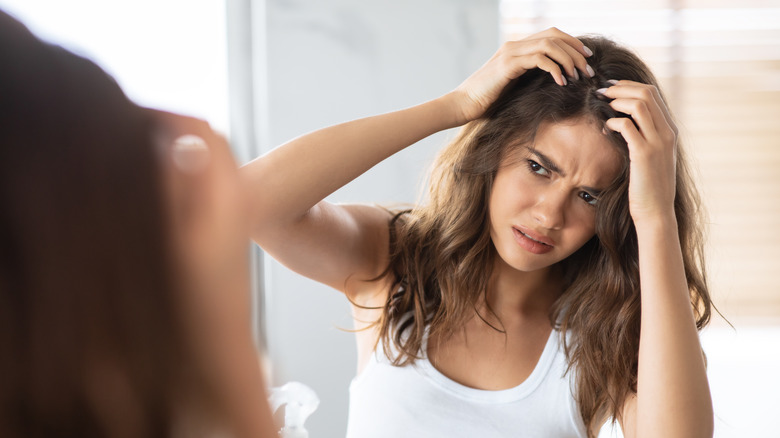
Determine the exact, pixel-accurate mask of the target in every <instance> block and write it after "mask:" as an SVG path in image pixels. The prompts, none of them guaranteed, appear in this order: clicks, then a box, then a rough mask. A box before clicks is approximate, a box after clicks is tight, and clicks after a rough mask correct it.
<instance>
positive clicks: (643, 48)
mask: <svg viewBox="0 0 780 438" xmlns="http://www.w3.org/2000/svg"><path fill="white" fill-rule="evenodd" d="M0 8H3V9H4V10H6V11H9V12H11V13H13V14H15V15H17V16H18V17H19V18H20V19H22V20H23V21H24V22H25V23H26V24H28V25H29V26H30V27H31V28H32V29H33V31H35V32H36V33H38V34H40V35H41V36H43V37H45V38H48V39H50V40H53V41H56V42H58V43H60V44H63V45H65V46H66V47H68V48H69V49H71V50H75V51H77V52H79V53H82V54H84V55H86V56H88V57H91V58H93V59H95V60H96V61H97V62H98V63H99V64H101V65H102V66H103V67H104V68H106V69H107V70H108V71H109V72H110V73H112V74H113V75H114V76H115V77H116V78H117V80H118V81H119V83H120V85H122V87H123V88H124V89H125V90H126V92H127V93H128V94H129V95H130V97H131V98H133V99H134V100H136V101H138V102H139V103H141V104H143V105H147V106H154V107H160V108H164V109H168V110H172V111H178V112H182V113H187V114H192V115H195V116H198V117H202V118H205V119H207V120H209V122H211V124H212V125H213V126H215V127H216V128H217V129H219V130H221V131H223V132H225V133H226V134H228V135H229V137H230V139H231V143H232V144H233V146H234V150H235V152H236V154H237V157H238V158H239V160H240V161H242V162H244V161H246V160H248V159H250V158H252V157H254V156H257V155H259V154H260V153H262V152H265V151H267V150H270V149H271V148H273V147H275V146H276V145H278V144H281V143H283V142H284V141H286V140H289V139H290V138H292V137H295V136H297V135H300V134H303V133H305V132H308V131H311V130H313V129H317V128H320V127H323V126H326V125H329V124H333V123H338V122H341V121H346V120H349V119H353V118H356V117H362V116H367V115H371V114H375V113H378V112H383V111H390V110H394V109H399V108H403V107H406V106H410V105H413V104H416V103H419V102H421V101H423V100H425V99H429V98H433V97H436V96H438V95H440V94H442V93H445V92H447V91H448V90H450V89H452V88H453V87H455V86H456V85H457V84H458V83H460V81H462V80H463V79H465V78H466V77H467V76H468V75H469V74H470V73H471V72H472V71H473V70H475V69H476V68H478V67H479V66H480V65H481V64H482V63H483V62H484V61H485V60H486V59H487V58H488V57H489V56H490V55H491V54H492V53H493V51H494V50H495V49H496V48H497V47H498V45H499V44H500V42H501V41H502V40H504V39H516V38H522V37H524V36H526V35H529V34H531V33H534V32H536V31H539V30H542V29H544V28H547V27H550V26H557V27H559V28H560V29H562V30H564V31H566V32H569V33H572V34H583V33H600V34H605V35H607V36H610V37H612V38H615V39H617V40H618V41H622V42H624V43H625V44H627V45H628V46H630V47H632V48H634V49H635V50H636V51H637V52H638V53H639V54H640V55H641V56H642V57H643V58H644V59H645V60H647V61H648V63H649V64H650V65H651V66H652V67H653V69H654V71H655V72H656V74H657V75H658V76H659V79H660V81H661V83H662V85H663V87H664V89H665V91H666V95H667V97H668V98H669V100H670V102H671V105H672V109H673V110H674V112H675V113H676V115H677V118H678V121H679V125H680V127H681V130H682V140H683V141H684V142H685V144H686V145H687V147H688V149H689V151H691V153H692V154H693V155H694V156H695V160H694V161H695V162H696V164H697V167H698V169H697V171H698V173H699V175H700V178H699V180H700V182H701V188H702V191H703V194H704V201H705V205H706V207H707V209H708V211H709V217H710V224H709V230H710V239H709V249H708V251H709V254H708V256H709V258H708V260H709V272H710V286H711V289H712V292H713V295H714V299H715V302H716V304H717V305H718V306H719V308H720V310H721V311H722V312H723V314H724V315H725V316H726V317H727V318H728V319H729V321H731V323H732V324H733V325H734V328H733V329H732V328H731V327H729V326H728V325H727V324H726V322H725V320H724V319H722V318H720V317H718V316H715V317H714V320H713V324H712V326H711V327H710V328H708V329H706V330H705V331H704V332H703V334H702V343H703V346H704V348H705V351H706V352H707V354H708V361H709V362H708V373H709V376H710V385H711V389H712V393H713V401H714V404H715V415H716V432H715V436H716V437H719V438H721V437H746V436H780V435H778V433H777V431H776V425H775V423H776V420H775V417H776V415H777V407H778V404H777V397H778V394H780V373H779V372H778V370H780V287H779V286H778V280H777V279H776V276H777V273H778V272H780V219H778V216H779V215H780V170H778V169H780V1H778V0H743V1H742V2H739V4H736V3H735V2H729V1H725V0H642V1H640V0H623V1H604V0H591V1H584V0H429V1H425V2H419V1H418V2H415V1H412V0H398V1H390V0H371V1H362V2H361V1H358V0H330V1H327V2H322V1H316V0H297V1H296V0H134V1H132V2H131V1H127V0H69V1H68V2H62V1H60V0H0ZM0 68H1V67H0ZM618 79H619V78H618ZM451 136H452V133H451V132H445V133H441V134H438V135H436V136H433V137H431V138H429V139H426V140H424V141H422V142H420V144H418V145H416V146H414V147H413V148H410V149H408V150H406V151H404V152H402V153H400V154H398V155H397V156H395V157H393V158H391V159H390V160H388V161H386V162H384V163H382V164H380V165H379V166H377V167H376V168H375V169H373V170H372V171H370V172H369V173H367V174H366V175H364V176H362V177H361V178H359V179H358V180H356V181H355V182H354V183H352V184H350V185H348V186H347V187H345V188H344V189H342V190H340V191H338V192H337V193H335V194H334V195H333V196H332V197H331V198H330V199H331V200H332V201H336V202H377V203H382V204H392V203H398V202H401V203H404V202H407V203H408V202H413V201H415V200H416V199H417V195H418V193H419V188H420V186H421V184H422V177H423V172H424V170H425V168H426V167H427V166H428V164H429V163H430V161H431V159H432V158H433V155H434V153H435V152H436V150H438V148H439V147H441V145H443V144H444V143H445V142H446V140H447V139H448V138H449V137H451ZM291 171H294V169H291ZM255 251H256V252H255V259H254V260H255V267H256V269H255V286H256V290H255V292H256V300H255V303H256V306H255V309H254V311H255V313H256V322H257V329H258V341H259V344H260V345H261V347H262V348H263V349H265V350H267V352H268V355H267V357H268V364H269V365H270V366H269V371H270V374H271V379H272V380H273V382H274V383H276V384H280V383H283V382H286V381H289V380H298V381H301V382H303V383H305V384H307V385H309V386H311V387H313V388H314V389H315V390H316V391H317V393H318V394H319V396H320V398H321V400H322V404H321V407H320V409H319V410H318V411H317V412H316V413H315V414H314V415H313V416H312V417H311V418H310V420H309V422H308V423H307V424H308V425H309V426H310V430H311V436H312V437H315V438H317V437H321V438H335V437H341V436H343V435H344V428H345V425H346V412H347V411H346V409H347V394H348V393H347V391H348V385H349V381H350V379H351V378H352V377H353V375H354V372H355V347H354V340H353V336H352V335H351V334H350V333H348V332H346V331H345V330H343V329H349V328H351V321H350V316H349V308H348V304H347V302H346V300H345V299H344V298H343V296H341V295H340V294H339V293H337V292H335V291H333V290H330V289H328V288H326V287H323V286H320V285H318V284H316V283H314V282H311V281H308V280H306V279H304V278H301V277H299V276H297V275H295V274H292V273H290V272H289V271H287V270H286V269H284V268H283V267H281V266H279V265H278V264H276V263H275V262H273V261H272V260H269V259H264V258H263V257H262V255H261V253H260V251H259V250H257V249H255ZM602 435H603V436H610V435H618V434H617V433H616V432H614V431H610V430H608V428H605V430H604V431H603V433H602Z"/></svg>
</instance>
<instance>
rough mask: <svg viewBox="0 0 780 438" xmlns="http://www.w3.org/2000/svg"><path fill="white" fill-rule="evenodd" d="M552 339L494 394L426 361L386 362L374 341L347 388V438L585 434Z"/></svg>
mask: <svg viewBox="0 0 780 438" xmlns="http://www.w3.org/2000/svg"><path fill="white" fill-rule="evenodd" d="M558 337H559V332H557V331H555V330H553V331H552V332H551V334H550V338H549V339H548V340H547V344H546V345H545V347H544V351H543V352H542V355H541V357H540V358H539V362H538V363H537V364H536V367H535V368H534V370H533V371H532V372H531V375H530V376H528V378H527V379H526V380H525V381H524V382H523V383H521V384H520V385H518V386H516V387H514V388H510V389H505V390H500V391H487V390H481V389H474V388H470V387H467V386H464V385H461V384H460V383H457V382H455V381H453V380H451V379H449V378H448V377H446V376H445V375H444V374H442V373H441V372H439V371H438V370H437V369H436V368H434V367H433V365H431V363H430V362H429V361H428V359H427V358H423V359H420V360H418V361H416V362H415V364H414V365H408V366H405V367H395V366H392V365H391V364H390V362H389V360H388V359H387V357H385V355H384V354H383V353H382V351H383V350H382V346H381V344H380V345H379V346H378V347H377V350H376V351H375V352H374V354H372V356H371V359H370V361H369V363H368V364H367V365H366V367H365V369H364V370H363V372H362V373H361V374H360V375H359V376H357V377H356V378H355V379H353V380H352V383H351V385H350V388H349V392H350V404H349V422H348V424H347V438H401V437H404V438H407V437H421V438H422V437H425V438H433V437H448V438H449V437H469V438H472V437H479V438H499V437H501V438H504V437H517V438H532V437H539V438H558V437H560V438H564V437H566V438H569V437H586V436H587V434H586V433H585V425H584V423H583V421H582V417H581V416H580V414H579V410H578V409H577V404H576V401H575V399H574V397H573V392H572V388H573V387H574V380H573V379H574V377H573V374H574V373H573V372H570V373H569V374H567V375H565V376H564V371H565V370H566V355H565V354H564V353H563V350H562V348H561V347H560V345H559V344H560V343H559V340H558ZM423 351H426V349H425V348H423Z"/></svg>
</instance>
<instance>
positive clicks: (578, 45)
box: [539, 27, 593, 57]
mask: <svg viewBox="0 0 780 438" xmlns="http://www.w3.org/2000/svg"><path fill="white" fill-rule="evenodd" d="M539 35H549V36H553V37H555V38H559V39H561V40H563V41H564V42H565V43H566V44H567V45H569V46H571V47H572V48H574V50H576V51H577V52H579V53H582V54H583V55H584V56H586V57H589V56H592V55H593V52H592V51H591V50H590V49H589V48H588V47H585V44H583V43H582V41H580V40H578V39H577V38H574V37H573V36H571V35H569V34H568V33H566V32H563V31H562V30H560V29H558V28H556V27H551V28H549V29H547V30H545V31H542V32H540V33H539Z"/></svg>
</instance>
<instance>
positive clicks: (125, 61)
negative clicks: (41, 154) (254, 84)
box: [0, 0, 229, 132]
mask: <svg viewBox="0 0 780 438" xmlns="http://www.w3.org/2000/svg"><path fill="white" fill-rule="evenodd" d="M0 9H3V10H4V11H6V12H8V13H10V14H11V15H14V16H15V17H16V18H18V19H19V20H20V21H22V22H23V23H25V24H26V25H27V26H28V27H29V28H30V29H31V30H32V31H33V32H34V33H35V34H36V35H38V36H39V37H41V38H43V39H45V40H48V41H52V42H55V43H57V44H60V45H63V46H64V47H66V48H67V49H69V50H71V51H74V52H76V53H78V54H80V55H83V56H86V57H88V58H90V59H92V60H93V61H95V62H97V63H98V64H99V65H100V66H101V67H103V68H104V69H105V70H107V71H108V72H109V73H110V74H111V75H112V76H114V77H115V78H116V79H117V81H118V82H119V84H120V85H121V86H122V88H123V89H124V90H125V93H127V94H128V95H129V96H130V98H131V99H133V100H134V101H136V102H137V103H139V104H141V105H144V106H150V107H155V108H160V109H165V110H168V111H174V112H180V113H184V114H188V115H193V116H196V117H200V118H203V119H206V120H208V121H209V122H210V123H211V124H212V125H213V126H214V127H215V128H216V129H218V130H220V131H222V132H227V129H228V126H229V125H228V88H227V47H226V36H225V1H224V0H210V1H200V0H198V1H188V0H165V1H157V0H133V1H104V0H68V1H61V0H0Z"/></svg>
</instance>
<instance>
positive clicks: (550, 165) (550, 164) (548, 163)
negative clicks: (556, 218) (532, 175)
mask: <svg viewBox="0 0 780 438" xmlns="http://www.w3.org/2000/svg"><path fill="white" fill-rule="evenodd" d="M526 149H528V151H529V152H531V153H532V154H534V155H536V158H537V159H538V160H539V161H540V162H541V165H542V166H544V167H545V168H547V169H549V170H551V171H553V172H555V173H557V174H558V175H560V176H566V173H565V172H564V171H563V170H561V168H560V167H558V165H557V164H555V162H554V161H553V160H551V159H550V157H548V156H547V155H545V154H543V153H541V152H539V151H537V150H536V149H534V148H533V147H531V146H526ZM582 188H583V189H584V190H585V191H587V192H589V193H590V194H591V195H593V196H599V195H600V194H601V193H602V192H603V191H604V189H597V188H595V187H587V186H584V187H582Z"/></svg>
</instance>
